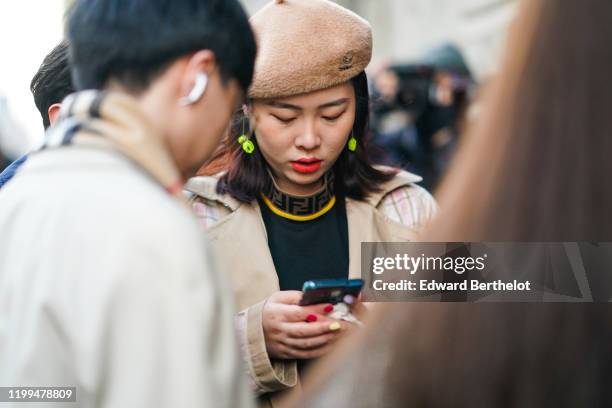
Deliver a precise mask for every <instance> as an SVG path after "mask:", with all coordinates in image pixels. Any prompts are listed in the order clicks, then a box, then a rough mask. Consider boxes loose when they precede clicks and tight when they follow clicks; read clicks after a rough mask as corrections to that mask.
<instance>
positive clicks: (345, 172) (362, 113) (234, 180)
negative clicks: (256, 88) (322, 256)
mask: <svg viewBox="0 0 612 408" xmlns="http://www.w3.org/2000/svg"><path fill="white" fill-rule="evenodd" d="M351 84H352V85H353V89H354V91H355V98H356V102H357V107H356V111H355V123H354V124H353V136H354V137H355V139H357V140H358V144H357V150H355V152H350V151H348V149H346V148H345V149H344V150H343V152H342V153H341V154H340V157H338V160H336V163H335V164H334V166H333V171H334V173H335V176H336V179H335V186H336V194H338V195H339V196H341V197H348V198H351V199H353V200H362V201H363V200H365V199H366V198H367V197H368V195H369V194H371V193H374V192H377V191H379V190H380V187H381V184H382V183H385V182H387V181H389V180H391V179H392V178H393V177H394V176H395V175H396V172H395V171H392V170H390V171H385V170H380V169H378V168H376V167H374V166H373V164H372V157H371V156H372V150H373V149H374V147H373V146H372V145H371V141H370V139H371V135H370V133H369V130H368V118H369V114H370V94H369V91H368V78H367V76H366V73H365V72H362V73H360V74H359V75H357V76H356V77H355V78H353V79H352V80H351ZM243 120H244V114H242V113H239V114H238V116H237V118H236V120H235V121H234V126H233V129H232V133H233V135H232V137H230V138H229V139H228V140H227V141H226V146H225V151H223V152H221V153H219V154H218V155H217V156H218V157H219V158H220V159H221V160H222V161H223V162H224V163H225V166H226V167H225V169H224V170H227V172H226V173H225V175H224V176H223V177H221V179H220V180H219V183H218V184H217V192H219V193H220V194H230V195H231V196H232V197H234V198H236V199H237V200H239V201H242V202H246V203H250V202H252V201H253V200H255V199H256V198H257V197H258V195H259V193H260V192H261V191H267V190H268V189H269V188H270V183H271V180H270V176H269V175H268V172H267V170H266V166H267V164H266V161H265V159H264V158H263V156H262V154H261V152H260V149H259V147H258V146H257V136H256V135H255V137H253V138H252V139H251V140H252V141H253V143H254V144H255V151H254V152H253V153H252V154H246V153H244V151H243V150H242V147H241V146H240V144H238V143H237V142H236V140H237V138H238V136H237V135H238V134H240V132H241V129H242V127H243V126H242V124H243ZM215 164H216V163H213V164H211V169H213V168H214V170H217V171H218V170H220V169H218V168H216V166H215ZM200 174H210V173H209V172H208V169H206V168H205V169H203V170H202V172H201V173H200Z"/></svg>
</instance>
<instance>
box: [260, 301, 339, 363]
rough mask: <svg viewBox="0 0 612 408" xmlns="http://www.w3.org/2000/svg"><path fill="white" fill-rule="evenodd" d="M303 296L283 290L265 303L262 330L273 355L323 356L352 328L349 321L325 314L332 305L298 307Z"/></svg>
mask: <svg viewBox="0 0 612 408" xmlns="http://www.w3.org/2000/svg"><path fill="white" fill-rule="evenodd" d="M301 298H302V292H299V291H281V292H276V293H275V294H273V295H272V296H270V297H269V298H268V300H267V302H266V304H265V305H264V308H263V317H262V320H263V330H264V335H265V339H266V349H267V350H268V355H269V356H270V357H272V358H281V359H312V358H317V357H321V356H323V355H325V354H327V352H329V350H330V349H331V347H332V345H333V343H334V342H335V340H337V339H338V338H339V336H341V335H342V334H343V333H344V332H346V331H347V329H348V328H349V324H348V323H347V322H344V321H340V320H335V319H331V318H329V317H327V316H326V314H327V313H329V312H331V311H332V308H333V306H332V305H330V304H320V305H312V306H298V303H299V302H300V299H301Z"/></svg>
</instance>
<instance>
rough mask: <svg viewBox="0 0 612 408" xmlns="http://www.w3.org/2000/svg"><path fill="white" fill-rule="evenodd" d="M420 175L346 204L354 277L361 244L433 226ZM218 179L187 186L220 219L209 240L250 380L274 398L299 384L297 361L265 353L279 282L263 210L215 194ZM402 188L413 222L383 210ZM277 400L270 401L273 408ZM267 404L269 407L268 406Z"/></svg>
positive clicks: (408, 236) (432, 207) (406, 236)
mask: <svg viewBox="0 0 612 408" xmlns="http://www.w3.org/2000/svg"><path fill="white" fill-rule="evenodd" d="M419 181H421V178H420V177H419V176H416V175H413V174H410V173H407V172H403V171H402V172H400V173H399V174H398V175H397V176H396V177H394V178H393V179H392V180H391V181H390V182H388V183H386V184H385V185H383V186H382V190H381V191H380V192H379V193H375V194H372V195H370V197H369V198H368V200H367V201H364V202H361V201H355V200H351V199H347V201H346V214H347V222H348V236H349V277H350V278H359V277H361V243H362V242H388V241H410V240H413V239H414V238H415V236H416V234H417V233H418V229H419V228H420V227H421V226H423V225H424V224H425V223H427V222H428V221H429V219H430V218H431V217H432V216H433V214H434V213H435V211H436V208H437V207H436V204H435V201H434V200H433V198H432V197H431V195H430V194H429V193H427V192H426V191H425V190H424V189H422V188H421V187H419V186H417V185H416V184H414V183H416V182H419ZM216 182H217V179H216V178H214V177H196V178H193V179H191V180H190V181H189V182H188V183H187V185H186V191H187V192H188V193H190V194H191V196H192V197H191V200H192V202H196V201H199V202H201V203H206V205H207V206H209V207H212V208H214V209H215V211H218V212H219V214H217V215H216V216H215V218H218V220H217V221H216V222H214V223H212V224H211V223H208V225H207V233H208V234H207V235H208V238H209V240H210V243H211V246H212V249H213V251H215V255H216V258H217V260H218V262H219V264H220V266H221V267H222V269H223V270H224V271H225V273H226V274H227V275H228V276H227V278H228V280H229V281H230V283H231V287H232V289H233V293H234V302H235V305H236V307H237V310H241V312H240V314H239V316H238V317H237V320H238V321H237V328H238V331H239V337H240V341H241V343H242V345H243V353H244V358H245V361H246V362H247V365H248V369H249V375H250V377H251V379H252V381H253V382H254V384H253V385H254V386H255V388H256V391H257V392H258V393H260V394H264V393H275V392H277V391H281V390H285V389H287V388H291V387H295V386H296V385H297V384H298V373H297V365H296V362H295V360H273V359H270V358H269V356H268V353H267V351H266V345H265V338H264V332H263V328H262V309H263V305H264V304H265V301H266V299H267V298H268V297H269V296H270V295H272V294H273V293H275V292H278V291H279V290H280V289H279V283H278V277H277V274H276V270H275V267H274V262H273V260H272V256H271V254H270V250H269V248H268V240H267V234H266V229H265V225H264V223H263V220H262V217H261V212H260V209H259V206H258V205H257V204H256V203H255V204H252V205H248V204H243V203H240V202H239V201H237V200H235V199H233V198H232V197H230V196H228V195H219V194H217V193H216V191H215V187H216ZM398 189H404V193H405V194H406V195H407V197H409V199H411V200H412V201H413V202H411V204H410V207H411V209H412V213H411V215H410V218H412V219H410V220H406V221H404V222H403V223H399V222H396V221H393V220H392V219H391V217H389V216H388V214H387V212H385V211H383V210H382V208H381V207H382V203H383V201H384V200H385V199H386V198H387V197H389V196H390V194H391V193H392V192H394V191H397V190H398ZM274 400H275V398H274V397H271V398H270V402H271V405H273V406H274V405H275V404H274ZM264 405H265V404H264Z"/></svg>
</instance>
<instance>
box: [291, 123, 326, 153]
mask: <svg viewBox="0 0 612 408" xmlns="http://www.w3.org/2000/svg"><path fill="white" fill-rule="evenodd" d="M295 144H296V146H297V147H298V148H302V149H304V150H314V149H316V148H317V147H319V145H320V144H321V138H320V137H319V135H318V134H317V131H316V128H315V126H314V124H313V123H306V124H305V126H304V129H303V130H302V132H301V134H300V136H298V137H297V138H296V140H295Z"/></svg>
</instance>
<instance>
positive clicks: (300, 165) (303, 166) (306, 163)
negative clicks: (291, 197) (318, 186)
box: [291, 157, 322, 174]
mask: <svg viewBox="0 0 612 408" xmlns="http://www.w3.org/2000/svg"><path fill="white" fill-rule="evenodd" d="M321 161H322V160H319V159H316V158H307V157H302V158H301V159H298V160H294V161H292V162H291V167H293V170H295V171H297V172H298V173H304V174H309V173H314V172H316V171H318V170H319V169H320V168H321Z"/></svg>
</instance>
